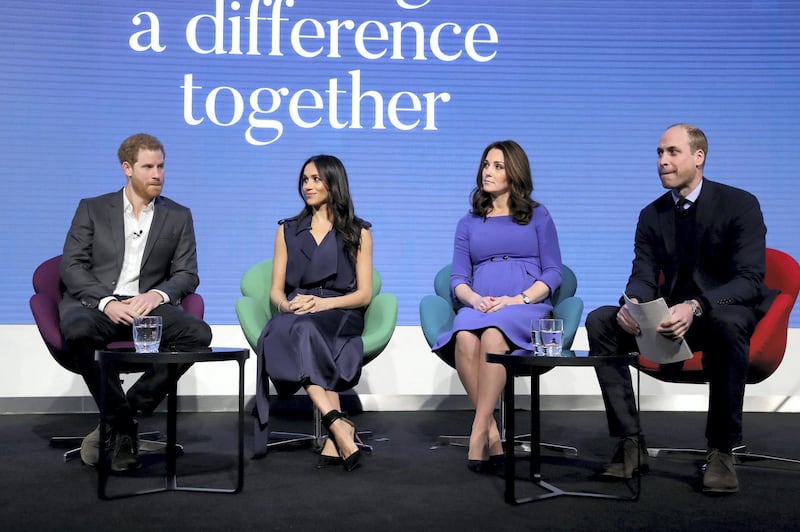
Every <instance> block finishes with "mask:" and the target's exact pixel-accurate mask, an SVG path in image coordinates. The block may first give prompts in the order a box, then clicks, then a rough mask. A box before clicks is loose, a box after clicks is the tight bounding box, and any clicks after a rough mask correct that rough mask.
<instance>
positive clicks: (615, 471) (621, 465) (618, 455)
mask: <svg viewBox="0 0 800 532" xmlns="http://www.w3.org/2000/svg"><path fill="white" fill-rule="evenodd" d="M637 454H638V456H637ZM647 462H648V456H647V446H646V445H645V443H644V436H638V437H637V436H628V437H626V438H622V439H621V440H620V441H619V443H617V447H616V449H615V451H614V456H613V457H612V458H611V463H610V464H606V466H605V469H604V470H603V471H602V472H601V473H600V475H599V476H600V477H601V478H604V479H609V480H610V479H623V480H624V479H630V478H633V477H634V476H635V475H644V474H645V473H647V472H648V471H649V470H650V466H649V465H648V463H647Z"/></svg>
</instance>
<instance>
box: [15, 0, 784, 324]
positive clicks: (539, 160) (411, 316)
mask: <svg viewBox="0 0 800 532" xmlns="http://www.w3.org/2000/svg"><path fill="white" fill-rule="evenodd" d="M0 69H1V70H2V74H1V75H2V80H3V83H2V85H3V90H2V94H0V106H1V109H2V126H0V144H1V145H2V147H3V153H4V160H5V164H4V166H5V171H3V172H2V176H1V177H0V179H1V180H2V188H3V190H4V191H5V201H6V204H5V205H6V206H5V208H3V209H2V211H0V220H2V222H0V223H2V231H3V260H2V262H1V263H0V268H1V269H2V270H1V271H0V290H1V291H2V294H3V297H2V301H1V302H0V323H4V324H30V323H32V318H31V315H30V312H29V310H28V303H27V301H28V298H29V296H30V294H31V282H30V279H31V273H32V272H33V270H34V268H35V266H36V265H37V264H38V263H40V262H41V261H43V260H44V259H46V258H48V257H50V256H53V255H56V254H59V253H60V252H61V248H62V245H63V242H64V236H65V233H66V231H67V228H68V226H69V222H70V220H71V217H72V215H73V213H74V209H75V207H76V205H77V203H78V200H79V199H80V198H82V197H87V196H94V195H98V194H101V193H104V192H108V191H111V190H115V189H119V188H121V187H122V186H123V185H124V176H123V174H122V172H121V170H120V168H119V164H118V162H117V160H116V150H117V147H118V145H119V143H120V142H121V141H122V139H123V138H125V137H126V136H127V135H129V134H131V133H135V132H139V131H146V132H150V133H153V134H155V135H156V136H158V137H159V138H160V139H161V140H162V141H163V142H164V144H165V145H166V148H167V175H166V186H165V190H164V194H165V195H166V196H168V197H170V198H172V199H174V200H176V201H179V202H181V203H184V204H185V205H187V206H189V207H191V208H192V211H193V213H194V218H195V228H196V232H197V237H198V253H199V261H200V278H201V284H200V288H199V291H200V292H201V293H202V294H203V296H204V297H205V299H206V309H207V310H206V317H207V319H208V320H209V322H210V323H212V324H235V323H236V315H235V312H234V302H235V301H236V298H237V297H238V295H239V280H240V278H241V275H242V273H243V272H244V271H245V270H246V269H247V268H248V267H249V266H250V265H252V264H253V263H255V262H257V261H260V260H262V259H264V258H267V257H269V256H271V254H272V249H273V240H274V235H275V229H276V227H277V226H276V222H277V220H279V219H281V218H285V217H288V216H291V215H293V214H295V213H297V212H298V211H299V210H300V207H301V200H300V198H299V196H298V194H297V176H298V172H299V170H300V165H301V163H302V162H303V161H304V160H305V159H306V158H307V157H308V156H310V155H312V154H316V153H331V154H335V155H337V156H338V157H340V158H341V159H342V160H343V161H344V163H345V165H346V166H347V169H348V172H349V174H350V179H351V187H352V193H353V196H354V201H355V204H356V210H357V213H358V214H360V215H361V216H362V217H363V218H365V219H367V220H369V221H371V222H372V223H373V228H374V240H375V266H376V268H377V269H378V270H379V271H380V272H381V274H382V275H383V279H384V291H388V292H392V293H395V294H396V295H397V296H398V298H399V300H400V320H399V321H400V324H401V325H410V326H413V325H417V324H418V323H419V317H418V311H417V309H418V304H419V301H420V299H421V298H422V297H423V296H424V295H425V294H427V293H430V292H431V291H432V281H433V277H434V274H435V273H436V271H437V270H438V269H439V268H440V267H441V266H442V265H444V264H446V263H448V262H449V261H450V260H451V253H452V240H453V232H454V230H455V225H456V221H457V220H458V218H459V217H460V216H461V215H463V214H464V213H465V212H466V211H467V209H468V207H469V204H468V198H469V194H470V191H471V189H472V187H473V185H474V177H475V172H476V170H477V167H478V163H479V157H480V155H481V152H482V149H483V148H484V146H486V145H487V144H488V143H489V142H491V141H494V140H501V139H506V138H511V139H515V140H517V141H518V142H519V143H520V144H521V145H522V146H523V147H524V148H525V149H526V151H527V152H528V155H529V156H530V159H531V163H532V167H533V172H534V185H535V191H534V196H535V198H536V199H538V200H539V201H540V202H542V203H544V204H545V205H547V207H548V208H549V209H550V211H551V212H552V214H553V217H554V219H555V221H556V224H557V227H558V231H559V236H560V240H561V245H562V255H563V257H564V261H565V263H566V264H569V265H570V266H571V267H572V268H573V269H574V270H575V272H576V273H577V275H578V279H579V287H578V295H579V296H581V297H582V298H583V299H584V300H585V303H586V308H587V310H591V309H593V308H595V307H597V306H599V305H603V304H609V303H613V302H616V301H617V299H618V298H619V296H620V293H621V291H622V289H623V287H624V285H625V281H626V279H627V276H628V274H629V272H630V261H631V258H632V242H633V229H634V225H635V222H636V219H637V216H638V212H639V210H640V209H641V208H642V207H643V206H644V205H645V204H646V203H648V202H649V201H651V200H652V199H654V198H655V197H656V196H658V195H659V194H661V193H662V189H661V188H660V185H659V182H658V178H657V175H656V170H655V163H656V157H655V148H656V144H657V142H658V138H659V136H660V135H661V133H662V131H663V130H664V129H665V128H666V126H668V125H670V124H672V123H675V122H691V123H694V124H697V125H698V126H700V127H701V128H703V129H704V130H705V132H706V133H707V135H708V137H709V140H710V149H709V154H708V163H707V166H706V175H707V176H708V177H709V178H711V179H715V180H718V181H722V182H724V183H728V184H731V185H734V186H739V187H742V188H745V189H747V190H750V191H751V192H753V193H754V194H756V195H757V196H758V197H759V199H760V201H761V206H762V209H763V211H764V216H765V219H766V223H767V226H768V235H767V244H768V245H769V246H770V247H775V248H779V249H782V250H784V251H786V252H788V253H790V254H791V255H793V256H794V257H795V258H800V242H799V241H798V238H797V236H796V234H797V233H796V231H797V227H798V220H799V219H800V217H799V216H798V210H799V209H798V206H797V202H798V199H799V198H800V180H798V177H797V175H796V174H797V171H798V168H800V150H798V148H797V145H796V144H797V141H798V139H800V112H799V111H798V109H799V108H800V105H798V92H800V4H799V3H797V2H793V1H789V0H786V1H780V0H764V1H759V0H748V1H736V0H724V1H706V2H694V1H680V0H679V1H673V2H669V3H667V4H665V3H663V2H633V1H630V2H621V1H610V0H604V1H597V0H592V1H569V0H554V1H537V0H518V1H498V2H491V3H486V2H479V1H474V2H465V1H463V0H369V1H367V0H364V1H343V0H342V1H330V0H239V1H231V0H216V1H215V0H192V1H188V0H186V1H178V0H171V1H169V2H158V1H155V0H150V1H147V0H131V1H115V2H98V1H91V2H90V1H85V0H84V1H81V0H72V1H70V2H63V1H55V0H41V1H37V2H20V1H6V2H3V3H2V7H0ZM791 324H792V326H793V327H798V326H800V314H799V313H798V311H797V310H796V311H795V313H794V315H793V317H792V321H791Z"/></svg>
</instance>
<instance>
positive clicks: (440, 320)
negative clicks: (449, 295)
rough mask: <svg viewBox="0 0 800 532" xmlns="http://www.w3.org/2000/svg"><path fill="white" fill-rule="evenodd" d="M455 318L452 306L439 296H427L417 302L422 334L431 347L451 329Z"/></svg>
mask: <svg viewBox="0 0 800 532" xmlns="http://www.w3.org/2000/svg"><path fill="white" fill-rule="evenodd" d="M455 317H456V313H455V311H453V305H452V303H451V302H450V301H447V300H446V299H445V298H443V297H441V296H434V295H427V296H425V297H423V298H422V301H420V302H419V319H420V325H422V333H423V334H424V335H425V340H426V341H427V342H428V345H429V346H431V347H433V344H435V343H436V339H437V338H438V337H439V335H440V334H442V333H443V332H445V331H449V330H450V329H451V328H452V327H453V320H454V319H455Z"/></svg>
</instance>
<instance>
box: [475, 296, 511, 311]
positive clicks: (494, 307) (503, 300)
mask: <svg viewBox="0 0 800 532" xmlns="http://www.w3.org/2000/svg"><path fill="white" fill-rule="evenodd" d="M514 304H516V301H514V298H513V297H509V296H498V297H495V296H483V297H481V298H480V299H479V300H478V303H477V304H476V305H474V306H473V307H472V308H474V309H475V310H477V311H478V312H497V311H498V310H500V309H501V308H503V307H506V306H508V305H514Z"/></svg>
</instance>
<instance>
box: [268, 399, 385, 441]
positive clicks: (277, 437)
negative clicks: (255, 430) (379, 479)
mask: <svg viewBox="0 0 800 532" xmlns="http://www.w3.org/2000/svg"><path fill="white" fill-rule="evenodd" d="M313 411H314V422H313V423H314V434H306V433H304V432H281V431H274V432H270V433H269V442H268V443H267V450H269V449H274V448H277V447H281V446H284V445H310V446H311V448H312V449H314V450H315V451H320V450H322V447H323V446H324V445H325V440H327V439H328V436H327V435H326V434H323V430H322V413H321V412H320V411H319V409H318V408H317V407H316V406H314V408H313ZM357 434H358V437H359V438H361V439H362V440H366V439H369V438H372V431H370V430H363V431H362V430H360V431H358V433H357ZM356 445H357V446H358V448H359V449H361V450H362V451H366V452H369V453H371V452H372V446H371V445H368V444H366V443H358V442H356Z"/></svg>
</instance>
